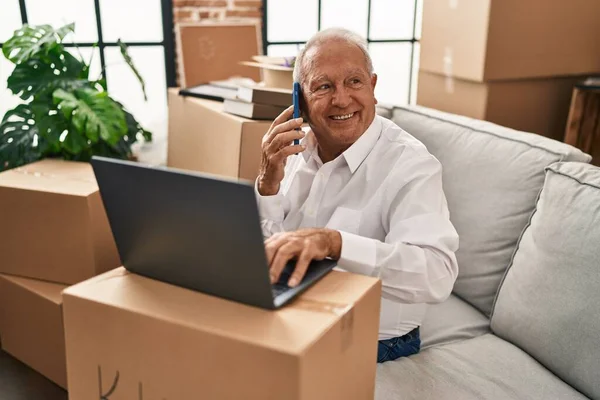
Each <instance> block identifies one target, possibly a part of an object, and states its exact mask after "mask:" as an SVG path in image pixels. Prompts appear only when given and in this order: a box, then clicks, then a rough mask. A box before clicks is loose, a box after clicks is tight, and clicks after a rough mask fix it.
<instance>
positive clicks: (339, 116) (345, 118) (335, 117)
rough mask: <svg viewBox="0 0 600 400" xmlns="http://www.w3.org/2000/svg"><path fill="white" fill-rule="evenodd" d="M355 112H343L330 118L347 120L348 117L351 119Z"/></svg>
mask: <svg viewBox="0 0 600 400" xmlns="http://www.w3.org/2000/svg"><path fill="white" fill-rule="evenodd" d="M354 114H356V113H355V112H353V113H350V114H342V115H332V116H330V117H329V118H331V119H332V120H334V121H345V120H347V119H350V118H352V117H353V116H354Z"/></svg>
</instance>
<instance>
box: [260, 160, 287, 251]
mask: <svg viewBox="0 0 600 400" xmlns="http://www.w3.org/2000/svg"><path fill="white" fill-rule="evenodd" d="M296 158H297V157H296V156H290V157H288V160H287V163H286V165H285V169H284V177H283V180H282V181H281V183H280V185H279V191H278V192H277V194H275V195H272V196H263V195H261V194H260V193H259V192H258V178H257V179H256V181H255V182H254V193H255V195H256V201H257V203H258V213H259V214H260V225H261V229H262V233H263V237H264V238H265V239H266V238H268V237H271V236H273V235H274V234H276V233H278V232H283V231H284V230H285V229H284V228H283V220H284V219H285V216H286V215H287V214H288V213H289V212H290V208H291V203H290V200H289V199H288V198H287V196H286V193H287V188H288V186H289V183H290V182H291V181H292V180H293V179H294V171H295V170H296V163H297V159H296Z"/></svg>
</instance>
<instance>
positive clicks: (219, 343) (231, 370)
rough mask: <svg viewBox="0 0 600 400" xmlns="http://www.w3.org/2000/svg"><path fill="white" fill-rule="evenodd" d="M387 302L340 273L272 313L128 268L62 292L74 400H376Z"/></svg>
mask: <svg viewBox="0 0 600 400" xmlns="http://www.w3.org/2000/svg"><path fill="white" fill-rule="evenodd" d="M380 296H381V283H380V281H379V280H377V279H374V278H371V277H366V276H362V275H355V274H350V273H344V272H337V271H333V272H331V273H330V274H328V275H327V276H325V277H324V278H323V279H322V280H321V281H319V282H318V283H317V284H316V285H314V286H313V287H312V288H310V289H309V290H307V291H306V292H305V293H304V294H302V295H301V296H300V297H299V298H298V299H296V300H295V301H294V302H293V303H291V304H289V305H287V306H285V307H284V308H282V309H280V310H278V311H267V310H262V309H259V308H255V307H250V306H246V305H243V304H240V303H236V302H232V301H227V300H224V299H220V298H217V297H213V296H208V295H205V294H202V293H199V292H195V291H191V290H187V289H183V288H180V287H176V286H172V285H169V284H166V283H162V282H158V281H155V280H152V279H148V278H144V277H141V276H139V275H136V274H131V273H128V272H127V271H126V270H125V269H123V268H119V269H117V270H114V271H111V272H108V273H106V274H103V275H101V276H98V277H96V278H93V279H91V280H89V281H87V282H84V283H81V284H79V285H75V286H72V287H70V288H68V289H67V290H66V291H65V292H64V295H63V298H64V306H63V307H64V318H65V334H66V347H67V372H68V379H69V399H70V400H83V399H85V400H88V399H91V398H97V397H98V394H99V393H100V394H101V395H103V394H104V395H105V394H106V393H107V392H109V391H111V393H112V394H111V395H110V399H111V400H123V399H127V400H130V399H161V400H162V399H165V400H183V399H247V400H251V399H260V400H267V399H287V400H297V399H310V400H318V399H327V400H335V399H344V400H348V399H372V398H373V396H374V388H375V369H376V358H377V357H376V353H377V331H378V325H379V306H380V302H381V297H380Z"/></svg>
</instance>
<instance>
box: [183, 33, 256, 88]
mask: <svg viewBox="0 0 600 400" xmlns="http://www.w3.org/2000/svg"><path fill="white" fill-rule="evenodd" d="M175 31H176V37H177V46H178V47H177V49H178V51H177V54H178V55H179V63H178V67H179V79H180V85H181V86H182V87H191V86H195V85H199V84H201V83H208V82H211V81H218V80H225V79H229V78H231V77H234V76H239V77H246V78H251V79H252V80H254V81H256V82H258V81H259V80H260V71H258V70H257V69H256V68H251V67H248V66H244V65H241V64H240V61H244V60H247V59H248V58H250V57H252V56H253V55H255V54H257V53H259V52H262V40H261V38H260V27H259V25H258V24H256V23H252V24H249V23H234V22H227V23H223V22H218V23H214V22H209V23H207V22H202V23H200V24H199V23H183V24H181V23H180V24H177V26H176V29H175Z"/></svg>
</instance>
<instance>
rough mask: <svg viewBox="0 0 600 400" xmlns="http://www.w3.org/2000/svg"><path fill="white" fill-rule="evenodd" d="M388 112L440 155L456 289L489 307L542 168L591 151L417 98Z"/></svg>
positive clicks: (583, 158) (581, 157)
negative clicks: (454, 244)
mask: <svg viewBox="0 0 600 400" xmlns="http://www.w3.org/2000/svg"><path fill="white" fill-rule="evenodd" d="M393 120H394V122H395V123H396V124H398V125H399V126H400V127H402V128H403V129H404V130H406V131H407V132H408V133H410V134H412V135H413V136H415V137H416V138H417V139H419V140H420V141H421V142H423V143H424V144H425V146H426V147H427V148H428V150H429V151H430V152H431V153H432V154H433V155H434V156H435V157H436V158H438V159H439V160H440V162H441V163H442V166H443V185H444V191H445V194H446V197H447V199H448V207H449V209H450V218H451V220H452V222H453V224H454V226H455V228H456V230H457V231H458V234H459V236H460V248H459V250H458V252H457V254H456V256H457V259H458V266H459V275H458V279H457V281H456V284H455V288H454V290H455V292H456V293H457V294H458V295H459V296H460V297H461V298H463V299H464V300H466V301H468V302H469V303H471V304H473V305H474V306H475V307H477V308H478V309H479V310H481V311H482V312H484V313H485V314H486V315H489V314H490V311H491V308H492V303H493V300H494V297H495V295H496V292H497V290H498V286H499V284H500V281H501V279H502V276H503V275H504V272H505V271H506V267H507V266H508V264H509V262H510V258H511V255H512V253H513V252H514V249H515V246H516V244H517V241H518V239H519V236H520V234H521V232H522V231H523V228H524V227H525V225H526V224H527V221H528V220H529V216H530V215H531V213H532V211H533V209H534V207H535V201H536V198H537V196H538V193H539V191H540V189H541V187H542V184H543V182H544V168H545V167H547V166H548V165H550V164H552V163H554V162H556V161H563V160H566V161H569V160H572V161H584V162H589V160H590V157H589V156H588V155H586V154H584V153H582V152H581V151H579V150H578V149H576V148H574V147H571V146H569V145H566V144H564V143H560V142H557V141H554V140H551V139H548V138H545V137H542V136H539V135H535V134H531V133H525V132H519V131H516V130H513V129H509V128H504V127H501V126H499V125H495V124H492V123H490V122H485V121H480V120H475V119H471V118H467V117H462V116H458V115H454V114H448V113H443V112H440V111H435V110H431V109H428V108H424V107H419V106H409V107H398V108H396V109H395V110H394V118H393Z"/></svg>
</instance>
